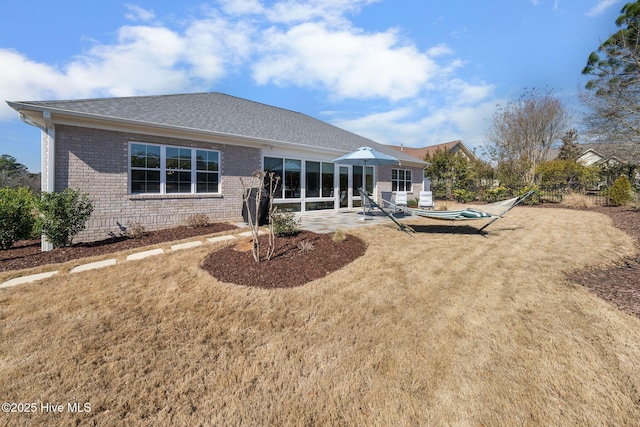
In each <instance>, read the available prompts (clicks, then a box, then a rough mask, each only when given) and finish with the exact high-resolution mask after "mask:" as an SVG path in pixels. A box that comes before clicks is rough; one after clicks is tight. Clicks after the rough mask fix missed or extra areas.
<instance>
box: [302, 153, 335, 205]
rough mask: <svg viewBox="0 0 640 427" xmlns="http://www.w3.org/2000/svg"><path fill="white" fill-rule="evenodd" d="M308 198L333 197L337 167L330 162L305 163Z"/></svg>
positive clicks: (308, 161) (309, 161)
mask: <svg viewBox="0 0 640 427" xmlns="http://www.w3.org/2000/svg"><path fill="white" fill-rule="evenodd" d="M305 172H306V173H305V190H306V196H307V197H333V186H334V175H335V166H334V164H333V163H330V162H318V161H312V160H307V161H306V162H305Z"/></svg>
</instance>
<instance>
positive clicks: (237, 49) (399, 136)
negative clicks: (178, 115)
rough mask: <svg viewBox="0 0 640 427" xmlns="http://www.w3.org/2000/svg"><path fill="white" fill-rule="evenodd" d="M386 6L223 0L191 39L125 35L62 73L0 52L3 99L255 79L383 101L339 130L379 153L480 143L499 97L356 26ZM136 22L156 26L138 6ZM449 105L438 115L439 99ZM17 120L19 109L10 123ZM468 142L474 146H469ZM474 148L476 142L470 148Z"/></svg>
mask: <svg viewBox="0 0 640 427" xmlns="http://www.w3.org/2000/svg"><path fill="white" fill-rule="evenodd" d="M374 1H377V0H357V1H353V0H308V1H306V2H305V1H301V0H298V1H296V0H285V1H279V2H276V3H273V4H269V6H268V7H266V6H264V4H263V3H261V2H260V1H258V0H223V1H222V2H221V4H222V6H221V9H220V10H216V9H208V10H207V11H206V12H205V13H206V16H203V17H199V18H195V19H192V20H191V21H188V22H186V23H185V24H184V26H183V27H181V28H173V27H169V26H160V25H159V24H157V23H156V25H129V26H122V27H120V28H119V29H118V31H117V39H116V40H115V41H114V42H113V43H104V42H102V43H101V42H94V44H93V45H92V46H91V47H89V48H88V49H87V50H86V52H85V53H84V54H82V55H79V56H77V57H74V58H71V59H70V60H69V61H68V62H67V63H63V64H62V65H60V66H58V67H53V66H51V65H47V64H43V63H38V62H36V61H33V60H31V59H29V58H28V57H26V56H25V55H23V54H21V53H19V52H15V51H10V50H1V49H0V63H2V64H3V65H4V68H3V69H4V71H3V73H0V93H3V95H4V96H5V99H8V100H29V99H52V98H57V99H69V98H78V97H94V96H130V95H143V94H159V93H175V92H178V91H192V90H210V89H211V87H212V86H213V85H214V84H216V83H217V82H218V81H220V80H221V79H224V78H226V77H228V76H230V75H234V74H236V73H238V74H241V73H243V72H246V71H247V70H251V71H252V73H253V77H254V79H255V81H256V82H257V83H258V84H262V85H266V84H276V85H280V86H298V87H303V88H312V89H322V91H323V92H324V93H325V94H326V96H327V97H328V98H329V99H333V100H337V99H349V100H351V101H354V102H358V101H360V100H370V99H376V105H377V106H378V107H377V108H385V109H386V112H382V113H381V112H378V113H376V114H369V115H367V114H361V115H360V117H358V118H353V119H350V120H334V121H333V122H334V124H336V125H338V126H342V127H345V128H346V129H349V130H352V131H355V132H357V133H360V134H362V135H364V136H368V137H371V138H372V139H374V140H376V141H379V142H387V143H400V142H402V143H404V144H405V145H408V146H422V145H427V144H434V143H441V142H445V141H448V140H451V139H459V138H461V137H462V138H463V139H465V142H472V141H471V140H472V139H477V137H476V136H472V134H473V132H474V129H475V132H477V129H484V126H479V122H478V121H479V120H481V119H480V118H479V117H481V116H482V115H483V114H484V113H483V112H482V113H476V111H478V110H480V111H484V108H485V107H484V106H485V104H486V105H489V104H490V105H491V107H493V106H494V105H495V102H489V101H488V99H489V98H490V97H491V94H492V90H493V88H492V87H491V86H489V85H486V84H483V83H479V84H472V83H469V82H466V81H464V80H461V79H456V78H454V77H452V76H455V74H454V72H455V71H456V70H457V69H458V68H460V67H462V66H463V65H464V63H463V61H461V60H460V59H457V58H452V56H453V55H454V52H453V50H452V49H451V48H450V47H449V46H448V45H445V44H438V45H435V46H434V47H432V48H430V49H428V50H426V51H423V50H420V49H419V48H418V47H417V46H416V44H415V43H413V42H411V41H409V40H406V39H404V38H403V37H402V36H401V33H400V31H398V30H393V29H389V30H386V31H382V32H371V33H367V32H364V31H363V30H361V29H359V28H356V27H354V26H353V25H352V24H351V23H350V22H349V21H348V20H347V19H346V17H345V15H346V14H348V13H355V12H357V11H358V10H359V9H360V8H362V7H364V6H365V5H367V4H370V3H373V2H374ZM128 9H129V12H130V13H129V14H128V15H127V17H128V19H134V20H137V21H144V22H148V21H149V20H154V19H155V15H154V14H153V12H151V11H146V10H144V9H142V8H139V7H137V6H128ZM438 98H443V99H445V103H441V104H440V105H434V104H433V101H432V99H438ZM9 117H11V118H15V117H16V115H15V112H14V111H13V110H10V109H9V108H5V109H0V119H3V118H9ZM465 135H467V136H466V137H465ZM467 139H468V140H469V141H467Z"/></svg>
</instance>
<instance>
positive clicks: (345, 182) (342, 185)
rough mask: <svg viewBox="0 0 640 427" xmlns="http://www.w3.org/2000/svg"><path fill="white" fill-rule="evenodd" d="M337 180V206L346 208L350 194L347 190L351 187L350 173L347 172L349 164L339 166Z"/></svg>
mask: <svg viewBox="0 0 640 427" xmlns="http://www.w3.org/2000/svg"><path fill="white" fill-rule="evenodd" d="M338 180H339V185H338V186H339V190H340V191H339V192H338V197H339V199H338V207H339V208H348V207H349V201H350V200H351V194H349V190H350V189H351V182H350V181H351V175H350V174H349V166H340V172H339V174H338Z"/></svg>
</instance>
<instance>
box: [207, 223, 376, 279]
mask: <svg viewBox="0 0 640 427" xmlns="http://www.w3.org/2000/svg"><path fill="white" fill-rule="evenodd" d="M346 236H347V238H346V240H344V241H341V242H334V241H333V234H316V233H313V232H311V231H303V232H301V233H299V234H298V235H296V236H292V237H277V238H276V251H275V253H274V255H273V257H272V258H271V259H270V260H269V261H263V262H259V263H258V262H255V261H254V260H253V255H252V252H251V245H250V244H249V245H246V246H244V245H243V244H239V245H236V246H227V247H225V248H223V249H221V250H218V251H215V252H213V253H211V254H209V255H208V256H207V257H206V258H205V260H204V261H203V263H202V266H201V267H202V268H203V269H204V270H206V271H208V272H209V273H210V274H211V275H212V276H213V277H215V278H216V279H218V280H220V281H223V282H228V283H235V284H238V285H243V286H252V287H258V288H291V287H295V286H301V285H304V284H305V283H307V282H310V281H312V280H315V279H319V278H321V277H324V276H326V275H327V274H329V273H332V272H334V271H337V270H339V269H340V268H342V267H344V266H345V265H347V264H349V263H350V262H352V261H353V260H355V259H356V258H358V257H360V256H362V255H364V253H365V250H366V247H367V245H366V243H365V242H364V241H363V240H361V239H359V238H357V237H355V236H352V235H350V234H347V235H346ZM260 244H261V247H262V248H263V250H264V248H266V246H267V236H261V237H260ZM304 245H313V248H312V249H310V250H309V251H308V252H305V251H304V250H303V248H304ZM242 246H244V247H242ZM263 253H264V252H263Z"/></svg>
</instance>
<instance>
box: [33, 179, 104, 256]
mask: <svg viewBox="0 0 640 427" xmlns="http://www.w3.org/2000/svg"><path fill="white" fill-rule="evenodd" d="M36 205H37V208H38V212H39V213H40V217H39V218H38V229H39V230H40V231H41V232H42V234H44V236H45V237H46V239H47V240H48V241H49V242H50V243H52V244H53V246H54V247H56V248H59V247H63V246H67V245H71V242H72V241H73V238H74V237H75V236H77V235H78V233H80V232H81V231H82V230H84V229H85V227H86V222H87V221H88V220H89V218H90V217H91V213H93V203H91V200H89V197H88V196H87V195H86V194H80V191H78V190H73V189H71V188H65V189H64V190H63V191H62V192H60V193H42V195H41V196H40V198H39V199H36Z"/></svg>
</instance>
